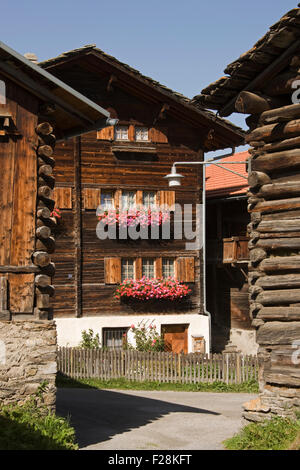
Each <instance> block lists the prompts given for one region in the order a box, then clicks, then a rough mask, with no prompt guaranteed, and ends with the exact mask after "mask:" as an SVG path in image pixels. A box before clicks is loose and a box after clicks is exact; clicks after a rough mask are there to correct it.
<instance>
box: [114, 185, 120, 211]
mask: <svg viewBox="0 0 300 470" xmlns="http://www.w3.org/2000/svg"><path fill="white" fill-rule="evenodd" d="M121 194H122V190H121V189H117V190H116V191H115V194H114V204H115V209H119V207H120V199H121Z"/></svg>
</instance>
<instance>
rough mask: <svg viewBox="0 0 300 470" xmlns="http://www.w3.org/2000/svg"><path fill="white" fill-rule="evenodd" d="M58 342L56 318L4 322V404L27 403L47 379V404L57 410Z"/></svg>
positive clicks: (0, 386) (0, 352)
mask: <svg viewBox="0 0 300 470" xmlns="http://www.w3.org/2000/svg"><path fill="white" fill-rule="evenodd" d="M56 344H57V340H56V327H55V323H54V322H53V321H46V320H35V321H0V404H9V403H16V402H18V403H24V402H25V401H26V400H27V399H28V398H29V397H30V396H31V395H32V394H34V393H35V392H36V391H37V390H38V388H39V386H40V385H41V383H43V382H47V390H46V392H45V393H44V395H43V399H44V403H45V404H46V405H47V406H48V407H49V408H51V409H55V400H56V387H55V377H56V372H57V362H56V354H57V352H56Z"/></svg>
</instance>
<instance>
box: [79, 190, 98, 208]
mask: <svg viewBox="0 0 300 470" xmlns="http://www.w3.org/2000/svg"><path fill="white" fill-rule="evenodd" d="M82 199H83V208H84V209H97V207H98V206H99V205H100V203H101V190H100V189H99V188H84V189H83V190H82Z"/></svg>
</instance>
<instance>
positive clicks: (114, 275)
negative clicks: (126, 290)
mask: <svg viewBox="0 0 300 470" xmlns="http://www.w3.org/2000/svg"><path fill="white" fill-rule="evenodd" d="M104 269H105V284H120V282H121V258H105V259H104Z"/></svg>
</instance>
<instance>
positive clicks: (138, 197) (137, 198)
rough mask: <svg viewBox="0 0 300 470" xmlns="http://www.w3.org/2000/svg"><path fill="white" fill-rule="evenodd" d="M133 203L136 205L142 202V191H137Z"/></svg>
mask: <svg viewBox="0 0 300 470" xmlns="http://www.w3.org/2000/svg"><path fill="white" fill-rule="evenodd" d="M135 203H136V205H142V204H143V191H137V192H136V196H135Z"/></svg>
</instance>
